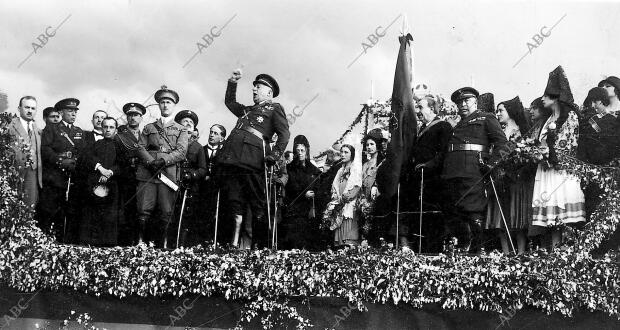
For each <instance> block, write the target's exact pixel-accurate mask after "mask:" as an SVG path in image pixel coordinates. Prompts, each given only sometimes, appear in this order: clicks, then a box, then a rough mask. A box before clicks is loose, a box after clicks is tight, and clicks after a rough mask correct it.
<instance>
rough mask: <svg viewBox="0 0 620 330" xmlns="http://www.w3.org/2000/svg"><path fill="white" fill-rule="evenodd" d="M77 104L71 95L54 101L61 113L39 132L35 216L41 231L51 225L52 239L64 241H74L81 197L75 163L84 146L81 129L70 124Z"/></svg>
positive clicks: (76, 233)
mask: <svg viewBox="0 0 620 330" xmlns="http://www.w3.org/2000/svg"><path fill="white" fill-rule="evenodd" d="M79 104H80V101H79V100H77V99H74V98H69V99H64V100H61V101H58V103H56V105H55V108H56V109H57V110H58V111H60V112H61V113H62V121H61V122H60V123H58V124H55V125H53V124H50V125H47V126H46V127H45V129H44V130H43V133H42V134H41V157H42V159H43V190H42V192H41V198H40V211H41V216H40V217H39V219H40V221H41V226H42V228H43V229H44V230H49V228H50V226H52V225H53V226H54V228H55V234H56V238H57V239H58V240H59V241H61V242H64V243H75V242H77V238H78V230H79V210H80V208H81V205H79V204H80V202H81V197H82V196H83V190H82V187H79V186H77V185H76V184H75V181H76V170H75V168H76V162H77V161H78V160H79V159H80V156H81V154H82V151H83V147H84V132H83V131H82V129H81V128H79V127H77V126H75V124H74V123H75V118H76V115H77V111H78V110H79V108H78V105H79ZM65 222H66V226H65Z"/></svg>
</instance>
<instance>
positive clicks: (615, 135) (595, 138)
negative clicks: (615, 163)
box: [577, 114, 620, 165]
mask: <svg viewBox="0 0 620 330" xmlns="http://www.w3.org/2000/svg"><path fill="white" fill-rule="evenodd" d="M619 128H620V125H619V123H618V121H617V119H616V118H615V117H614V116H613V115H611V114H605V115H603V116H601V115H594V116H591V117H590V118H589V119H587V120H584V122H583V123H582V124H581V125H580V132H579V142H578V144H577V158H579V159H581V160H583V161H585V162H588V163H592V164H596V165H603V164H607V163H609V162H610V161H611V160H612V159H614V158H615V157H618V156H620V154H619V153H618V147H619V146H620V145H619V142H618V140H619V138H620V132H618V129H619Z"/></svg>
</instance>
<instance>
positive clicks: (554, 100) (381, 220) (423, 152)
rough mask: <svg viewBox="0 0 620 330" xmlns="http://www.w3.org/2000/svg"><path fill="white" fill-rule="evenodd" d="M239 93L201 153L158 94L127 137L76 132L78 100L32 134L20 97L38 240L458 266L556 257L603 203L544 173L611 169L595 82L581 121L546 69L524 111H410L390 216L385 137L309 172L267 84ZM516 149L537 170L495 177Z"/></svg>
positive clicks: (190, 130)
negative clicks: (490, 251) (385, 252)
mask: <svg viewBox="0 0 620 330" xmlns="http://www.w3.org/2000/svg"><path fill="white" fill-rule="evenodd" d="M241 78H242V73H241V72H240V71H238V70H237V71H235V72H234V73H233V75H232V76H231V78H230V79H229V80H228V85H227V89H226V94H225V105H226V106H227V108H228V109H229V110H230V111H231V112H232V114H233V115H235V116H236V117H237V118H238V121H237V124H236V125H235V127H234V128H233V129H232V130H231V131H230V134H229V135H227V130H226V128H225V127H224V126H222V125H219V124H213V125H212V126H211V128H210V132H209V138H208V143H207V144H206V145H204V146H202V145H200V143H198V131H197V129H196V126H197V124H198V121H199V118H198V115H197V114H196V112H194V111H191V110H180V111H176V109H175V107H176V104H177V103H178V102H179V95H178V93H177V92H175V91H173V90H171V89H168V88H167V87H166V86H162V88H161V89H160V90H158V91H157V92H156V93H155V100H156V102H157V104H158V106H159V111H160V114H161V118H160V119H158V120H156V121H155V122H153V123H148V124H146V125H142V118H143V116H144V115H145V113H146V108H145V107H144V106H143V105H142V104H140V103H135V102H130V103H127V104H125V105H124V106H123V112H124V114H125V116H126V124H124V125H121V126H119V125H118V121H117V119H115V118H113V117H110V116H109V114H107V113H106V112H105V111H102V110H97V111H95V112H94V114H93V116H92V125H93V128H92V130H88V131H87V130H83V129H81V128H80V127H77V126H76V125H75V124H74V123H75V120H76V116H77V114H78V110H79V103H80V102H79V100H78V99H75V98H68V99H64V100H61V101H59V102H57V103H56V105H55V106H54V107H49V108H45V109H44V110H43V117H44V119H45V123H46V125H45V128H44V129H42V130H41V129H39V128H38V127H37V125H36V124H35V121H34V119H35V115H36V113H37V108H38V104H37V100H36V98H35V97H33V96H24V97H22V98H21V99H20V100H19V106H18V111H19V116H17V117H16V118H15V119H14V120H13V121H12V122H11V124H10V125H9V134H11V136H13V137H14V139H13V141H14V143H13V145H12V146H13V149H14V155H13V157H14V161H15V163H16V165H17V168H18V169H19V172H20V175H21V177H22V178H23V182H22V185H21V187H20V189H21V192H22V193H23V196H24V200H25V202H26V203H27V204H28V205H32V206H34V210H36V213H35V219H36V220H37V223H38V226H40V227H41V228H42V229H43V230H44V231H46V232H48V233H50V234H51V235H53V236H54V237H55V238H56V239H57V240H58V241H59V242H63V243H70V244H83V245H91V246H117V245H121V246H127V245H135V244H140V243H148V242H153V243H154V244H155V246H157V247H160V248H173V247H180V246H192V245H196V244H205V243H209V244H211V242H213V241H217V242H218V243H219V244H223V245H225V244H231V245H232V246H234V247H237V248H242V249H245V248H256V247H258V248H262V247H270V248H276V247H277V248H279V249H307V250H313V251H317V250H322V249H325V248H328V247H342V246H347V245H358V244H369V245H380V244H382V243H381V242H382V241H385V240H391V241H393V240H394V239H396V240H398V242H399V244H400V245H402V246H404V247H408V246H410V245H411V246H412V248H413V245H415V246H418V244H419V245H420V246H422V247H423V249H422V250H423V251H425V252H440V251H442V250H443V249H445V246H446V244H447V242H453V243H454V242H455V240H454V239H453V238H456V244H457V245H458V246H460V247H462V248H463V249H464V250H467V251H472V252H476V251H479V250H481V249H482V248H485V247H488V246H490V245H492V243H491V241H493V240H496V241H498V242H499V243H500V244H499V246H501V249H502V250H503V251H504V252H505V253H508V252H511V247H513V246H516V248H512V250H515V252H517V253H523V252H524V251H526V249H527V246H528V242H536V243H537V244H538V245H540V246H546V247H553V246H556V245H557V244H558V243H560V242H561V240H562V230H563V228H564V226H565V225H571V226H576V227H577V228H578V227H579V226H580V225H581V224H583V223H585V222H586V221H587V220H588V218H589V216H590V214H591V213H592V212H593V210H594V209H595V208H596V206H597V205H598V204H599V203H600V195H601V193H602V191H601V189H600V187H598V186H596V185H595V184H589V185H583V186H582V183H581V182H580V180H579V178H577V177H576V176H574V175H571V174H570V173H567V172H566V171H563V170H561V169H559V168H558V167H557V166H555V165H557V163H558V158H559V156H560V155H563V156H569V157H576V158H578V159H580V160H583V161H585V162H588V163H591V164H597V165H601V164H609V163H610V162H611V161H612V160H614V159H615V158H617V157H619V156H620V154H619V148H618V147H619V144H620V139H618V134H619V133H618V131H619V128H620V118H618V114H619V113H620V112H619V111H620V100H619V96H620V79H618V78H617V77H613V76H610V77H609V78H607V79H605V80H603V81H601V82H600V83H599V84H598V87H594V88H592V89H591V90H590V91H589V92H588V96H587V98H586V100H585V101H584V103H583V106H582V107H579V106H577V105H576V104H575V103H574V99H573V95H572V92H571V90H570V86H569V83H568V79H567V78H566V75H565V73H564V71H563V69H562V68H561V67H558V68H556V69H555V70H554V71H552V72H551V73H550V75H549V79H548V83H547V86H546V89H545V90H544V92H543V93H542V96H541V97H538V98H536V99H535V100H533V101H532V102H531V104H530V106H529V111H528V110H526V108H525V107H524V106H523V104H522V102H521V100H520V99H519V97H518V96H516V97H514V98H512V99H510V100H506V101H502V102H500V103H498V104H497V107H496V106H495V105H494V100H493V95H492V94H490V93H486V94H483V95H480V94H479V92H478V91H477V90H476V89H474V88H472V87H464V88H460V89H458V90H456V91H455V92H454V93H453V94H452V96H451V100H452V101H453V102H454V103H455V104H456V105H457V108H458V114H457V115H451V114H445V113H442V111H441V109H439V103H438V100H437V99H436V97H434V96H431V95H428V96H423V97H415V98H414V100H413V102H414V103H415V111H416V114H417V118H418V131H417V136H416V137H415V143H414V145H413V149H412V150H411V157H410V159H406V160H405V162H404V166H403V168H402V170H401V179H400V188H399V193H398V195H397V196H396V200H394V199H390V200H385V199H384V200H382V195H383V194H382V191H381V189H380V188H379V187H380V184H378V180H379V178H378V173H380V172H381V170H382V167H384V166H386V163H387V162H385V161H384V160H385V158H386V152H387V151H388V148H389V146H390V145H389V143H390V141H389V134H387V132H386V131H385V130H383V129H374V130H371V131H369V132H368V133H367V134H366V135H365V136H364V137H363V139H361V141H360V144H359V145H355V144H354V143H350V144H334V145H333V146H332V148H331V149H330V150H328V152H327V154H326V155H327V156H326V160H325V162H324V164H321V166H320V167H317V163H316V162H315V161H314V160H313V158H312V157H311V153H310V143H309V141H308V139H307V138H306V137H305V136H303V135H298V136H296V137H295V138H294V139H293V143H292V144H291V150H289V151H287V150H286V147H287V145H288V142H289V138H290V133H289V127H288V123H287V120H286V115H285V111H284V109H283V108H282V106H281V105H280V104H278V103H276V102H274V100H273V99H274V98H275V97H277V96H278V94H279V92H280V90H279V86H278V84H277V82H276V80H275V79H274V78H273V77H271V76H269V75H267V74H260V75H258V76H257V77H256V79H255V80H254V83H253V86H254V87H253V89H252V95H253V101H254V104H253V105H251V106H246V105H243V104H240V103H238V102H237V101H236V89H237V82H238V80H239V79H241ZM523 141H529V146H530V147H531V148H538V149H537V150H544V151H546V153H545V152H543V154H545V156H544V157H539V160H540V161H538V162H532V161H527V162H520V163H519V162H513V161H511V162H507V161H506V159H509V158H510V157H511V155H514V153H515V148H514V146H515V145H518V143H523ZM392 152H393V150H392ZM510 159H512V158H510ZM395 205H397V207H395ZM395 210H397V214H395ZM420 215H422V216H420Z"/></svg>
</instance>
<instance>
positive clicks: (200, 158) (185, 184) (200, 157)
mask: <svg viewBox="0 0 620 330" xmlns="http://www.w3.org/2000/svg"><path fill="white" fill-rule="evenodd" d="M174 121H175V122H177V123H179V124H181V125H183V126H185V128H187V131H188V132H191V133H192V134H191V135H190V138H189V145H188V147H187V156H186V157H185V161H184V162H183V163H182V164H181V187H182V188H183V189H184V191H183V192H182V193H183V194H185V191H187V197H186V200H185V209H184V210H181V207H183V200H182V198H183V196H182V195H180V196H179V197H180V198H181V199H180V201H177V205H178V206H179V208H178V213H177V216H175V219H174V220H175V222H177V225H175V229H178V221H179V219H181V218H180V215H181V212H183V218H182V219H181V233H180V237H179V246H178V247H180V246H191V245H195V244H198V243H201V242H202V241H203V240H204V238H203V237H204V234H206V233H199V230H200V229H202V228H201V227H202V226H200V225H198V223H197V222H198V209H199V204H198V203H199V202H203V201H201V200H199V196H198V193H199V191H200V183H201V182H202V181H203V180H204V178H205V176H206V175H207V160H206V158H205V152H204V149H202V145H200V143H198V138H199V136H198V130H197V129H196V125H198V116H197V115H196V113H195V112H193V111H191V110H182V111H179V113H177V114H176V116H174ZM203 206H204V204H203ZM201 225H202V224H201ZM174 233H175V234H177V232H176V230H175V231H174ZM188 234H189V240H188ZM201 236H202V237H201ZM175 237H176V235H175Z"/></svg>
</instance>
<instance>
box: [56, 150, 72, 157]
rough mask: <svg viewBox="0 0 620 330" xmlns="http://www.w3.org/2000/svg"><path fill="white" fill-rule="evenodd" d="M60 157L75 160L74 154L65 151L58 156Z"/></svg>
mask: <svg viewBox="0 0 620 330" xmlns="http://www.w3.org/2000/svg"><path fill="white" fill-rule="evenodd" d="M58 157H64V158H73V152H71V151H65V152H61V153H59V154H58Z"/></svg>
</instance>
